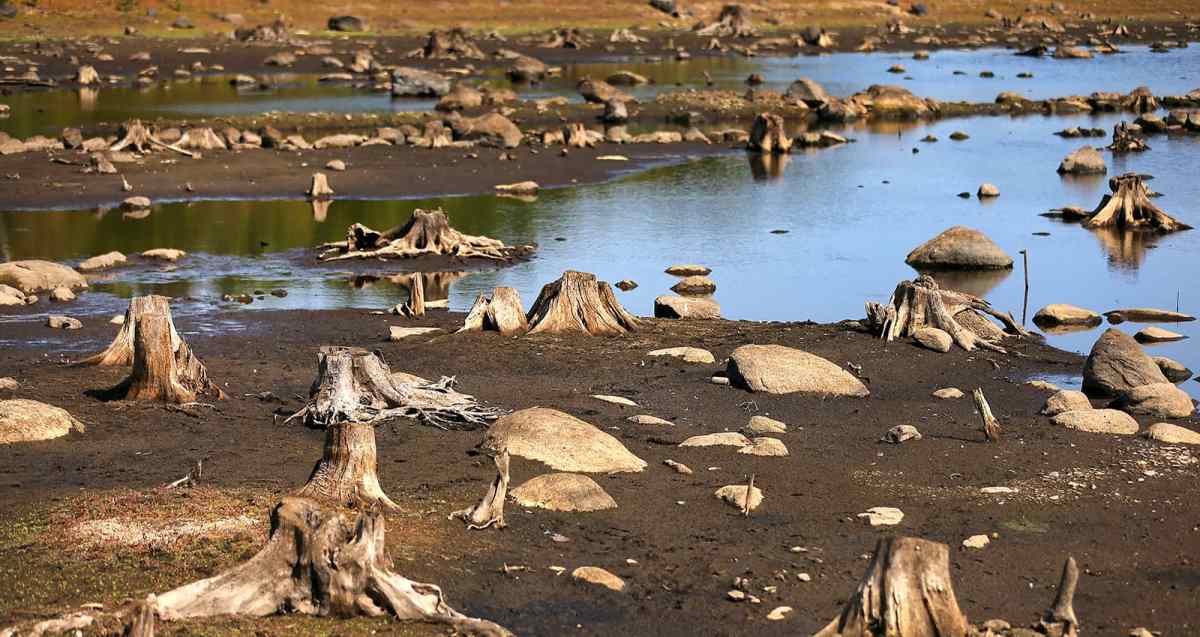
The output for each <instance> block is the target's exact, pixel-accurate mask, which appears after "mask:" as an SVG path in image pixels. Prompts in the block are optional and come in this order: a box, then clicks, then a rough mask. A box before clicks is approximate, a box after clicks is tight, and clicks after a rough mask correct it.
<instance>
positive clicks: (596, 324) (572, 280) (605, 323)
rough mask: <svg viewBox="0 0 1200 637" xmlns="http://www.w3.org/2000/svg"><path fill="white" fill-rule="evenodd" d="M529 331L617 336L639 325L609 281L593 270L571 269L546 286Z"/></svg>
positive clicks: (536, 306) (536, 305)
mask: <svg viewBox="0 0 1200 637" xmlns="http://www.w3.org/2000/svg"><path fill="white" fill-rule="evenodd" d="M528 320H529V333H530V334H538V333H547V334H569V333H579V332H582V333H584V334H591V335H593V336H617V335H621V334H625V333H627V332H632V331H634V330H636V329H637V327H638V322H637V319H636V318H634V317H633V315H632V314H630V313H629V312H627V311H625V308H624V307H622V306H621V303H620V302H619V301H617V297H616V295H614V294H613V291H612V287H611V286H610V285H609V284H608V283H607V282H606V281H600V280H597V279H596V275H594V274H591V273H589V272H575V271H574V270H568V271H566V272H564V273H563V275H562V278H560V279H559V280H557V281H554V282H553V283H547V284H546V285H545V286H544V287H542V292H541V294H539V295H538V297H537V300H536V301H534V302H533V308H531V309H530V310H529V315H528Z"/></svg>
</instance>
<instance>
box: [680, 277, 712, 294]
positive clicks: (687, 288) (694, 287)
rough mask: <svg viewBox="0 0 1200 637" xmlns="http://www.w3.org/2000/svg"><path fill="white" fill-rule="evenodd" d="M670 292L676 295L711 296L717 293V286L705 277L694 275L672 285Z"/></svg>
mask: <svg viewBox="0 0 1200 637" xmlns="http://www.w3.org/2000/svg"><path fill="white" fill-rule="evenodd" d="M671 291H672V292H676V293H678V294H692V295H696V294H712V293H713V292H716V291H717V284H716V283H715V282H714V281H713V280H712V279H710V278H708V277H706V276H703V275H698V274H694V275H692V276H688V277H684V278H683V280H681V281H679V282H678V283H676V284H675V285H672V286H671Z"/></svg>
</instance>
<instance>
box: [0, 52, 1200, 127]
mask: <svg viewBox="0 0 1200 637" xmlns="http://www.w3.org/2000/svg"><path fill="white" fill-rule="evenodd" d="M911 58H912V54H910V53H869V54H868V53H837V54H829V55H821V56H795V57H757V58H726V57H719V58H706V57H698V58H695V59H692V60H687V61H682V62H679V61H674V60H667V61H653V60H654V59H655V58H653V56H644V57H634V58H630V59H619V58H614V59H612V60H606V61H598V62H587V63H581V64H571V65H567V66H564V67H563V73H562V75H561V76H560V77H557V78H552V79H549V80H547V81H546V82H543V83H541V84H537V85H532V86H530V85H513V84H511V83H509V82H508V81H507V80H505V79H504V77H503V72H502V71H501V70H497V71H494V72H492V73H489V74H488V75H486V76H485V77H484V78H482V80H481V81H478V82H481V83H484V84H488V85H494V86H501V87H510V88H514V89H515V90H517V91H519V92H520V93H521V94H522V95H523V96H524V97H526V98H530V99H537V98H542V97H548V96H555V95H563V96H567V97H570V98H571V99H572V100H573V101H576V102H581V101H582V98H580V97H579V95H578V93H577V91H576V90H575V86H576V84H578V82H579V80H580V79H583V78H584V77H593V78H607V77H609V76H610V75H612V74H613V73H615V72H617V71H620V70H629V71H633V72H635V73H638V74H641V75H644V76H646V77H647V78H649V79H650V80H652V83H650V84H645V85H642V86H635V87H622V88H623V89H624V90H626V91H627V92H629V93H631V94H632V95H634V96H635V97H637V98H638V99H643V100H645V99H652V98H653V97H654V96H655V95H657V94H658V93H660V92H663V91H671V90H678V89H679V88H681V87H683V88H704V87H705V86H706V81H705V77H704V74H705V73H708V75H709V77H710V78H711V80H712V87H713V88H718V89H728V90H738V91H741V90H744V89H745V88H746V83H745V80H746V78H747V77H748V76H749V75H750V74H751V73H758V74H760V75H762V76H763V78H764V80H765V84H763V85H762V87H763V88H767V89H772V90H777V91H786V90H787V87H788V85H790V84H791V83H792V82H793V81H795V80H796V79H797V78H800V77H808V78H811V79H813V80H816V81H817V82H819V83H820V84H822V85H823V86H824V87H825V88H826V90H827V91H828V92H829V93H830V94H831V95H839V96H845V95H850V94H852V93H855V92H857V91H860V90H863V89H865V88H866V87H868V86H870V85H871V84H898V85H901V86H903V87H905V88H907V89H909V90H910V91H912V92H913V93H914V94H916V95H920V96H922V97H932V98H935V99H939V100H943V101H969V102H990V101H992V100H994V99H995V97H996V95H998V94H999V93H1001V92H1003V91H1015V92H1018V93H1020V94H1022V95H1024V96H1026V97H1028V98H1030V99H1044V98H1049V97H1060V96H1064V95H1089V94H1091V93H1092V92H1093V91H1117V92H1122V93H1128V92H1129V91H1130V90H1132V89H1134V88H1136V87H1138V86H1141V85H1146V86H1149V87H1150V88H1151V89H1152V90H1153V91H1154V93H1155V94H1156V95H1180V94H1184V93H1187V92H1188V91H1191V90H1193V89H1196V88H1200V47H1190V48H1187V49H1175V50H1172V51H1171V52H1169V53H1152V52H1150V50H1149V49H1148V48H1146V47H1129V48H1127V49H1125V51H1124V52H1123V53H1120V54H1116V55H1106V56H1097V57H1096V58H1095V59H1092V60H1055V59H1052V58H1049V57H1046V58H1026V57H1019V56H1016V55H1013V52H1012V51H1009V50H1004V49H981V50H971V51H966V50H946V51H935V52H933V53H932V54H931V57H930V59H929V60H925V61H917V60H913V59H911ZM893 64H901V65H903V66H904V67H905V68H906V69H907V72H906V73H904V74H893V73H888V72H887V69H888V68H889V67H890V66H892V65H893ZM1148 69H1152V72H1148ZM984 70H989V71H992V72H993V73H994V74H995V77H994V78H981V77H979V73H980V72H981V71H984ZM956 71H961V72H963V73H965V75H955V72H956ZM1023 72H1030V73H1033V75H1034V77H1033V78H1032V79H1019V78H1017V77H1016V76H1017V74H1018V73H1023ZM230 77H232V76H230V75H209V76H197V77H194V78H191V79H188V80H172V81H167V82H164V83H161V84H157V85H154V86H152V87H149V88H144V89H139V88H132V87H121V88H105V89H102V90H94V89H84V90H78V91H68V90H48V91H31V92H24V93H17V94H14V95H11V96H6V97H3V98H0V101H3V102H5V103H7V104H9V106H10V107H11V108H12V115H11V116H10V117H8V118H7V119H0V131H4V132H7V133H9V134H11V135H15V136H19V137H28V136H30V135H33V134H46V135H49V134H57V133H58V132H60V131H61V130H62V129H63V128H64V127H68V126H76V127H85V128H86V127H91V126H95V125H98V124H101V123H107V124H116V123H119V122H123V121H125V120H127V119H131V118H140V119H155V118H158V117H165V118H171V119H186V118H189V117H197V118H198V117H221V116H238V115H249V114H254V113H261V112H267V111H278V112H285V113H310V112H329V113H387V112H397V111H428V110H431V109H432V108H433V106H434V104H435V103H436V102H435V100H422V99H392V98H391V96H390V95H389V94H387V93H377V92H373V91H371V90H370V89H369V88H365V87H355V86H353V85H351V84H349V83H344V82H333V83H321V82H318V81H317V77H318V76H316V75H304V74H299V75H298V74H270V75H266V76H265V77H268V78H270V79H271V81H272V82H273V84H274V86H273V87H272V88H270V89H267V90H263V89H259V88H238V87H234V86H231V85H230V84H229V83H228V80H229V78H230Z"/></svg>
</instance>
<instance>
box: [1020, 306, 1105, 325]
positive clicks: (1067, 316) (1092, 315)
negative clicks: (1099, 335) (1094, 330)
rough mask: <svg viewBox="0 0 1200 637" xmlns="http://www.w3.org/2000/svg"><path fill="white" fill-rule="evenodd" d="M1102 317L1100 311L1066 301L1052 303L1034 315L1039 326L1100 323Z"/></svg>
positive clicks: (1035, 322)
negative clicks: (1068, 303)
mask: <svg viewBox="0 0 1200 637" xmlns="http://www.w3.org/2000/svg"><path fill="white" fill-rule="evenodd" d="M1102 320H1103V319H1101V317H1100V314H1099V313H1098V312H1093V311H1092V310H1086V309H1084V308H1081V307H1076V306H1074V305H1067V304H1066V303H1051V304H1050V305H1047V306H1046V307H1044V308H1042V309H1040V310H1038V311H1037V314H1034V315H1033V322H1034V324H1035V325H1037V326H1038V327H1042V328H1046V327H1060V326H1067V325H1089V326H1094V325H1099V324H1100V323H1101V321H1102Z"/></svg>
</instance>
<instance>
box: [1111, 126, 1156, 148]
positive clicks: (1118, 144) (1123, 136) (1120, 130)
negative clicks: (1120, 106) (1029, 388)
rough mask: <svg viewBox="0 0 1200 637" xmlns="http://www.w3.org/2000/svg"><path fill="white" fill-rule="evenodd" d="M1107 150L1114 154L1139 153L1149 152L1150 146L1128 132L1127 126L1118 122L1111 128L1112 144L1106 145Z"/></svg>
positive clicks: (1131, 132)
mask: <svg viewBox="0 0 1200 637" xmlns="http://www.w3.org/2000/svg"><path fill="white" fill-rule="evenodd" d="M1108 149H1109V150H1111V151H1112V152H1114V153H1140V152H1142V151H1146V150H1150V145H1149V144H1147V143H1146V140H1144V139H1142V138H1141V137H1138V136H1136V135H1134V134H1133V131H1131V130H1129V124H1126V123H1125V122H1120V123H1118V124H1117V125H1116V126H1113V134H1112V143H1111V144H1109V145H1108Z"/></svg>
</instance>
